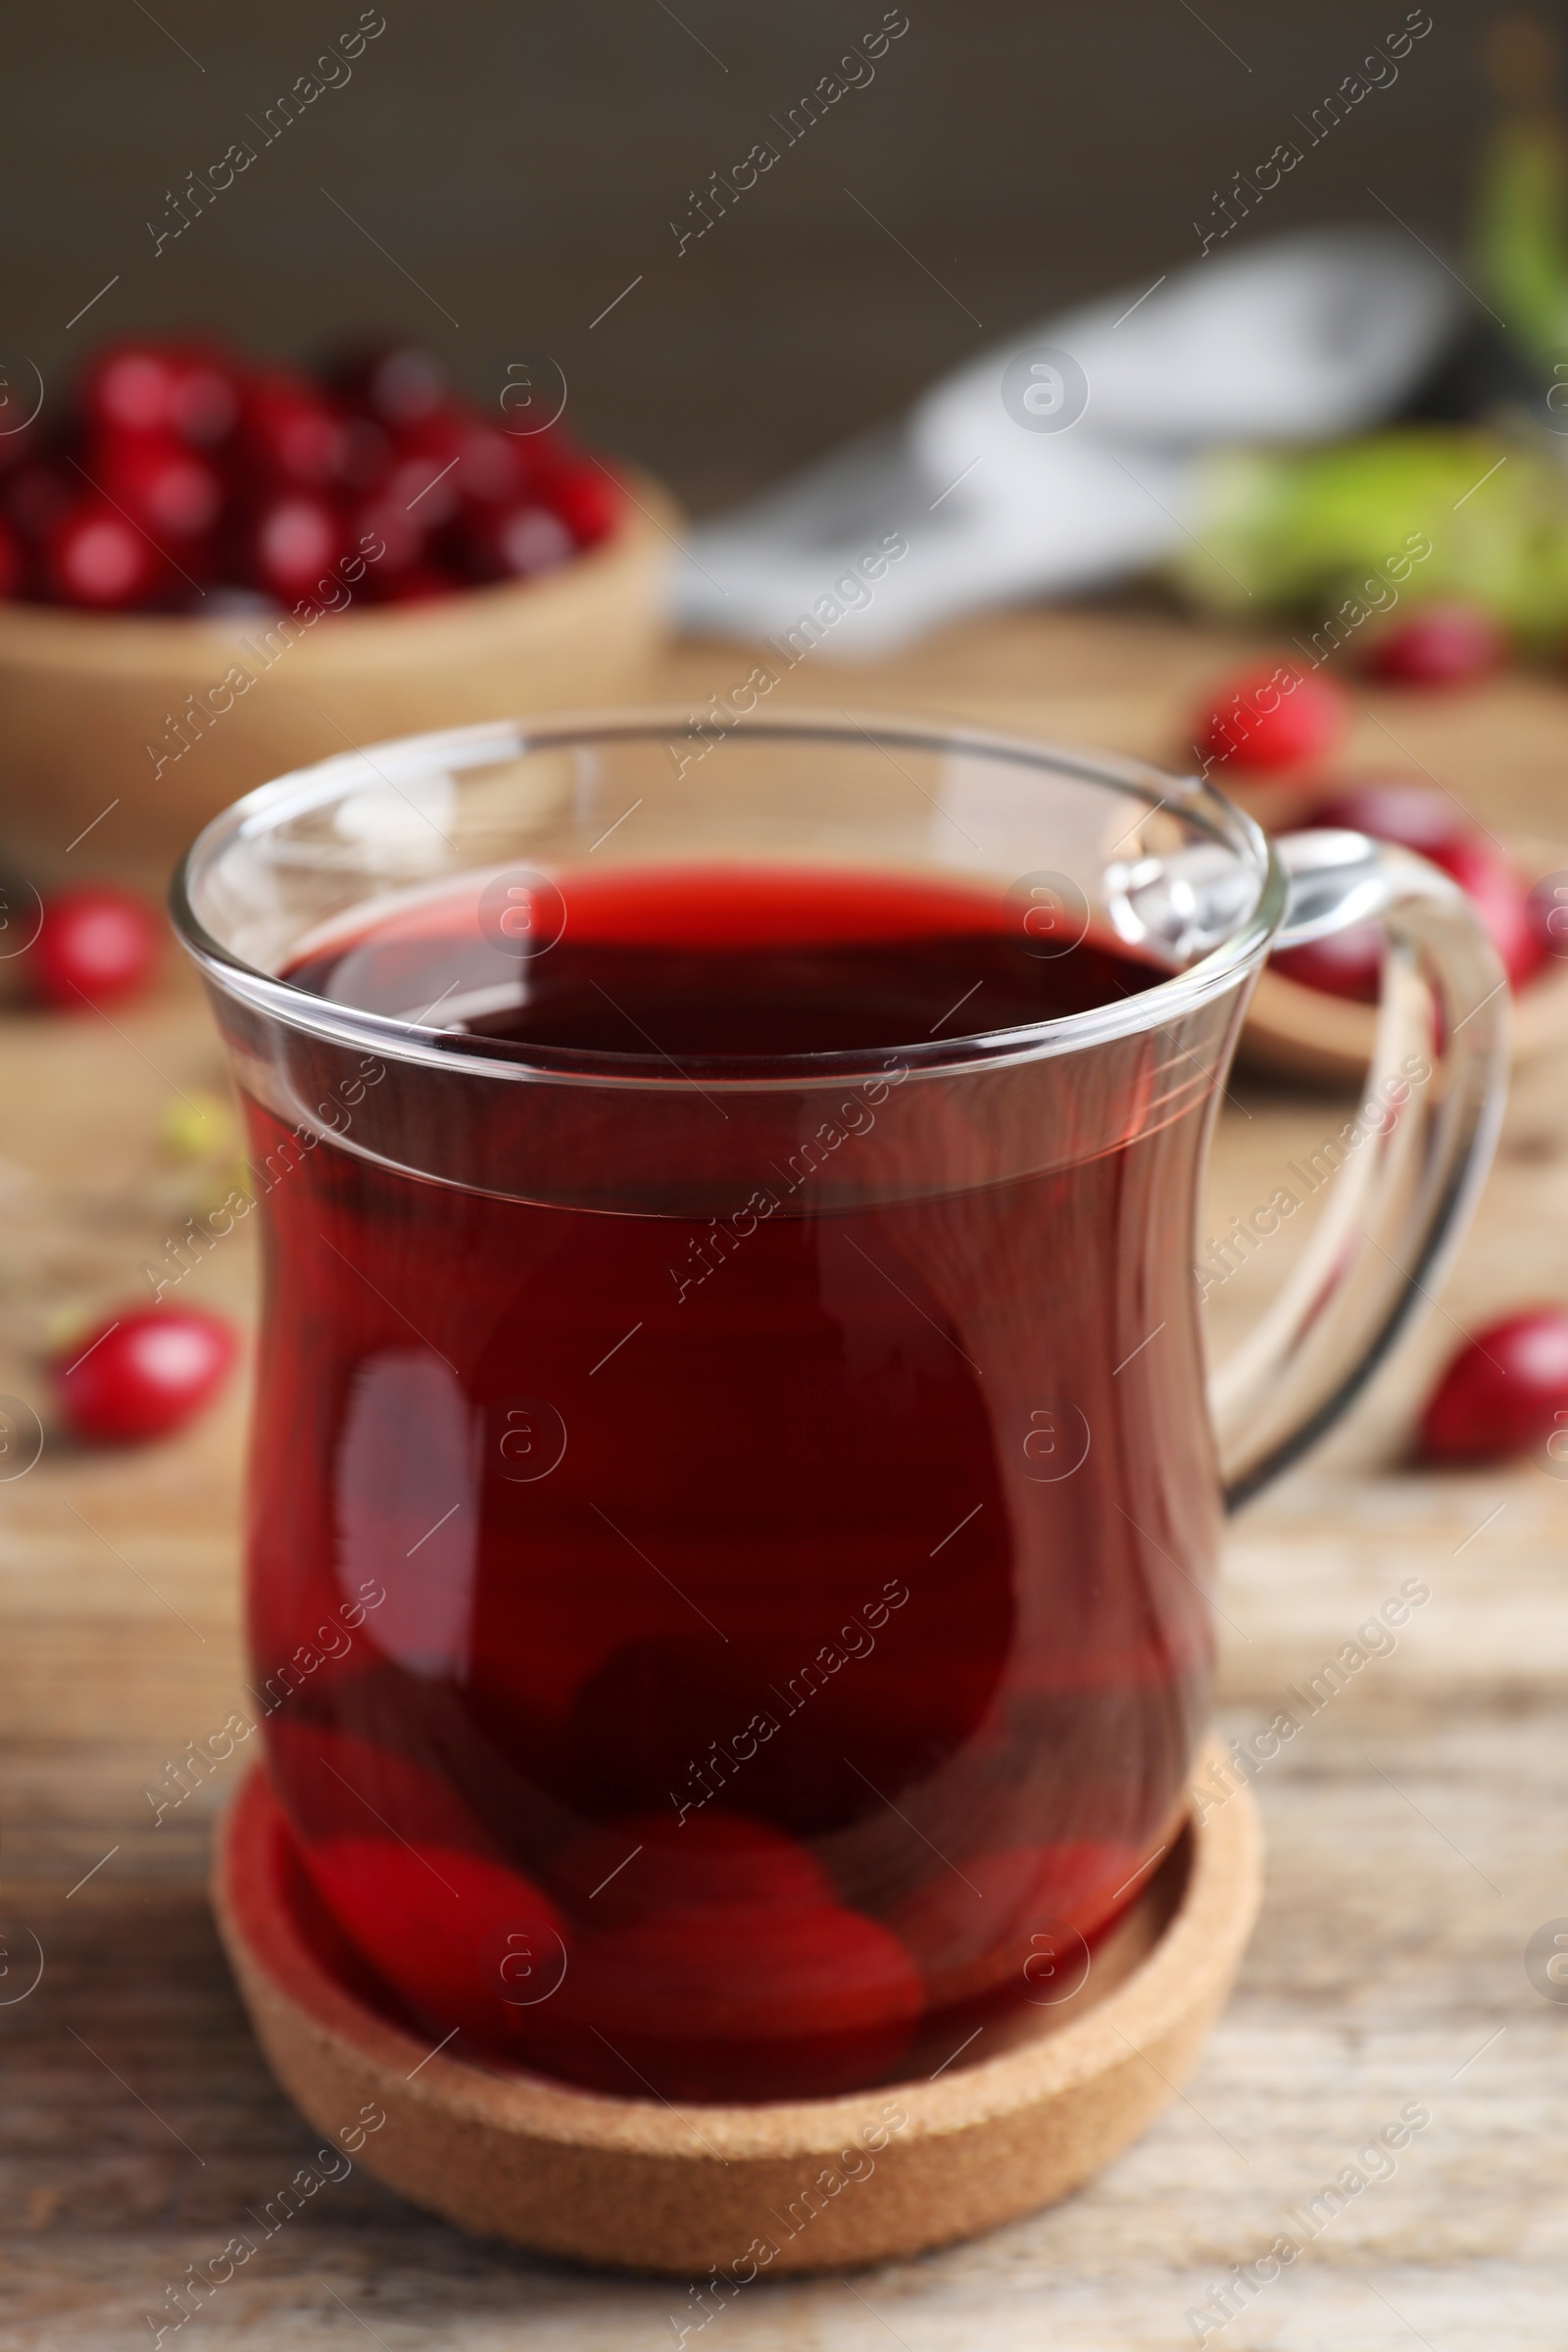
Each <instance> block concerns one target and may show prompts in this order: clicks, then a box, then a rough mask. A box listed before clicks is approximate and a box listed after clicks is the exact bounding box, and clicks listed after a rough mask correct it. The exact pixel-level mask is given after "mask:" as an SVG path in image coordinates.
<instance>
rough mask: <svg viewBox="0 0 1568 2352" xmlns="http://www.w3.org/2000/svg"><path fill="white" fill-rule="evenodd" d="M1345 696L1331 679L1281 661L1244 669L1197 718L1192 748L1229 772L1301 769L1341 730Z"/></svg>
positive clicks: (1322, 755) (1330, 746)
mask: <svg viewBox="0 0 1568 2352" xmlns="http://www.w3.org/2000/svg"><path fill="white" fill-rule="evenodd" d="M1346 709H1347V704H1346V696H1345V692H1344V689H1343V688H1342V687H1340V686H1339V685H1337V684H1336V683H1335V681H1334V680H1333V679H1332V678H1327V677H1324V676H1322V675H1320V674H1319V673H1317V672H1316V671H1311V670H1303V669H1299V668H1298V667H1296V666H1294V665H1293V664H1291V663H1289V662H1281V663H1279V664H1277V665H1276V666H1275V667H1274V668H1272V669H1257V670H1251V671H1250V672H1249V673H1248V674H1247V675H1246V676H1245V677H1241V678H1238V679H1236V680H1235V682H1234V683H1233V684H1232V685H1231V686H1230V687H1229V688H1227V689H1226V691H1225V692H1224V693H1222V694H1220V695H1218V696H1216V698H1215V700H1214V702H1213V703H1212V704H1211V705H1210V706H1209V708H1208V710H1207V711H1204V712H1203V713H1202V715H1201V718H1200V720H1199V724H1198V732H1197V735H1196V738H1195V742H1196V745H1197V749H1198V750H1199V751H1200V752H1201V753H1202V754H1203V755H1204V756H1205V757H1206V758H1208V759H1209V760H1214V761H1216V762H1218V763H1221V764H1224V765H1226V766H1229V767H1233V768H1281V767H1301V766H1305V765H1306V764H1307V763H1308V762H1310V761H1312V760H1322V759H1323V758H1325V757H1326V755H1327V754H1328V753H1329V752H1331V751H1333V749H1334V748H1335V746H1336V744H1337V743H1338V742H1339V740H1340V738H1341V736H1342V735H1343V734H1344V732H1345V721H1346Z"/></svg>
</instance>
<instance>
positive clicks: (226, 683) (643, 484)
mask: <svg viewBox="0 0 1568 2352" xmlns="http://www.w3.org/2000/svg"><path fill="white" fill-rule="evenodd" d="M621 478H622V479H623V480H624V481H625V483H626V486H627V490H628V496H627V499H626V502H625V505H624V512H623V518H622V520H621V522H620V523H619V525H618V526H617V528H616V529H615V530H614V531H613V533H612V534H611V536H610V537H609V538H608V539H606V540H604V541H602V542H601V543H600V545H598V546H597V547H593V548H590V549H588V550H587V551H586V552H585V553H584V554H583V555H581V556H579V557H577V558H576V559H575V560H574V561H573V562H572V563H570V564H564V565H563V566H562V568H561V569H560V570H559V571H554V572H548V573H545V574H543V575H542V576H541V577H540V578H538V579H535V580H522V581H516V582H508V583H506V584H505V585H503V586H500V587H495V588H475V589H470V590H467V591H466V592H464V593H462V594H459V595H456V596H453V597H449V598H441V599H439V600H435V599H433V600H431V601H430V602H428V603H425V604H416V605H404V606H396V605H383V606H368V605H365V604H363V603H360V604H354V603H351V604H349V605H348V606H347V607H346V608H345V609H344V610H342V611H340V612H337V613H331V614H330V615H327V616H325V617H323V618H320V619H318V620H316V621H315V622H314V623H312V624H310V625H308V626H302V625H300V624H299V623H298V622H294V621H290V622H287V623H285V622H284V620H283V619H282V617H281V616H279V617H278V618H275V619H273V620H270V621H268V620H266V619H254V618H253V619H224V620H200V619H185V618H176V619H166V618H159V617H153V616H147V617H139V616H137V615H134V614H106V613H71V612H63V611H60V610H58V609H55V608H52V607H49V606H44V605H20V604H4V605H0V852H3V853H4V856H5V857H6V858H7V860H8V861H9V862H10V863H11V864H12V865H14V866H15V867H17V868H19V869H20V870H21V871H22V872H24V873H25V874H27V875H29V876H31V877H34V878H36V879H38V880H46V879H51V878H53V877H54V876H56V875H58V874H61V873H66V872H70V873H75V872H77V871H78V870H84V869H86V868H88V867H91V868H95V869H96V870H98V871H100V872H104V871H114V872H119V873H125V874H130V875H134V876H136V877H138V878H141V879H143V880H146V881H149V882H153V881H156V882H157V883H158V884H159V885H160V886H161V883H162V880H163V877H164V876H165V875H166V874H167V873H168V871H169V868H170V867H171V866H172V863H173V861H174V859H175V858H177V857H178V856H179V855H180V853H181V852H182V851H183V850H184V848H185V847H186V845H187V844H188V843H189V842H190V840H191V839H192V838H193V836H194V835H195V834H196V833H198V832H199V831H200V829H201V827H202V826H203V825H204V824H206V823H207V821H208V819H209V818H210V817H213V816H216V815H217V814H218V812H219V810H220V809H223V808H226V807H227V805H228V803H229V802H230V801H233V800H235V799H237V798H238V796H239V795H240V794H241V793H244V792H249V791H250V790H251V789H252V787H253V786H255V785H257V784H265V783H266V782H267V781H268V780H269V779H270V777H272V776H277V775H284V774H286V773H287V772H288V771H289V769H291V768H294V767H300V766H303V765H305V764H306V763H307V762H309V761H311V760H320V759H324V758H326V757H328V756H329V755H330V754H331V753H333V752H341V751H344V750H346V749H347V748H348V747H349V746H350V745H358V744H365V743H379V742H384V741H385V740H386V739H387V738H388V737H389V736H395V735H406V734H413V733H417V732H418V731H420V730H422V729H424V728H434V727H448V726H462V725H466V724H467V723H468V722H469V721H470V720H480V719H495V718H506V717H508V716H510V715H511V714H512V713H513V712H514V711H536V710H544V709H562V708H569V707H573V706H589V705H594V704H601V703H606V702H613V701H617V700H625V699H628V698H635V697H636V696H637V695H638V694H639V693H640V692H641V690H642V688H643V685H644V681H645V678H646V675H647V673H648V671H649V669H650V667H651V664H652V660H653V656H654V654H655V651H656V649H657V647H658V646H659V644H660V643H661V641H662V637H663V635H664V632H665V620H664V601H665V600H664V573H665V570H666V567H667V565H668V564H669V562H670V559H671V558H672V556H673V554H674V543H675V535H676V533H677V532H678V528H679V516H678V514H677V512H676V510H675V508H674V507H673V505H672V504H671V502H670V501H669V499H667V498H666V497H665V495H664V493H663V492H662V490H660V489H659V488H658V487H657V485H656V484H654V483H652V482H650V481H648V480H646V479H645V478H644V477H642V476H641V475H638V474H635V473H630V472H627V473H624V474H623V475H622V477H621ZM244 680H248V681H249V683H242V682H241V681H244ZM215 705H216V706H219V707H218V708H216V709H215V707H214V706H215ZM204 714H205V715H204ZM78 842H79V845H80V846H79V847H77V848H75V849H74V855H73V856H72V857H71V859H70V864H69V866H68V865H67V863H66V858H67V854H68V851H70V850H71V849H73V845H75V844H77V843H78Z"/></svg>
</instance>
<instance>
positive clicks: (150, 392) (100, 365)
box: [80, 342, 178, 433]
mask: <svg viewBox="0 0 1568 2352" xmlns="http://www.w3.org/2000/svg"><path fill="white" fill-rule="evenodd" d="M177 375H178V363H177V361H176V360H175V358H174V356H173V354H172V352H171V351H170V350H169V349H168V347H167V346H166V345H163V344H159V343H151V342H134V343H114V344H111V345H110V346H109V348H108V349H107V350H105V351H100V352H99V353H98V354H97V356H96V357H95V358H94V359H93V360H92V361H90V362H89V364H88V367H87V369H86V372H85V374H84V375H83V377H82V380H81V386H80V404H81V413H82V415H83V417H85V418H86V420H87V422H88V424H89V425H91V426H92V427H94V428H95V430H96V432H98V433H117V432H129V433H162V432H168V431H170V430H172V427H173V423H174V415H173V405H174V386H175V381H176V378H177Z"/></svg>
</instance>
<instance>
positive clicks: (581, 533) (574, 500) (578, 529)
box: [538, 459, 625, 547]
mask: <svg viewBox="0 0 1568 2352" xmlns="http://www.w3.org/2000/svg"><path fill="white" fill-rule="evenodd" d="M538 495H539V497H540V498H541V499H542V500H543V501H544V503H545V505H546V506H547V507H549V508H550V510H551V512H552V513H553V514H555V515H560V517H561V519H562V521H563V522H564V524H565V526H566V528H567V530H568V531H570V533H571V535H572V538H573V539H574V540H575V541H576V543H577V545H578V546H579V547H593V546H595V545H596V544H597V542H598V541H599V540H601V539H608V538H609V536H610V534H611V532H612V531H613V529H614V528H615V525H616V524H617V523H618V522H619V520H620V517H621V515H622V513H623V511H624V508H625V494H624V492H623V491H622V490H621V489H620V488H619V486H618V484H616V483H615V482H614V481H613V480H612V478H611V476H610V475H609V474H608V473H606V472H604V471H603V470H602V468H601V467H599V466H596V465H595V464H594V463H593V461H592V459H581V460H578V461H576V462H575V463H573V464H570V465H566V466H561V467H559V468H557V469H553V470H552V471H551V472H549V473H547V474H546V475H545V476H544V478H543V479H542V481H541V482H540V484H539V487H538Z"/></svg>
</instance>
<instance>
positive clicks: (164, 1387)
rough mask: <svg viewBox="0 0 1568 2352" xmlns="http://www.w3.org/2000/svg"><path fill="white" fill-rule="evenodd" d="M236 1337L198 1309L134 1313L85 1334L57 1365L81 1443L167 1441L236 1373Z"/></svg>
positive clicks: (60, 1392)
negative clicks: (165, 1439)
mask: <svg viewBox="0 0 1568 2352" xmlns="http://www.w3.org/2000/svg"><path fill="white" fill-rule="evenodd" d="M237 1352H238V1349H237V1347H236V1343H235V1339H234V1334H233V1332H232V1331H231V1330H230V1328H229V1326H228V1325H227V1324H226V1323H222V1322H220V1320H219V1318H218V1317H217V1316H216V1315H207V1314H202V1313H200V1312H198V1311H197V1310H196V1309H194V1308H181V1307H163V1306H146V1307H132V1308H130V1309H129V1310H128V1311H127V1312H126V1313H124V1314H123V1315H120V1316H114V1317H111V1318H110V1320H109V1321H108V1322H106V1323H104V1324H103V1325H102V1326H101V1327H100V1328H99V1330H98V1331H97V1332H96V1333H93V1332H89V1333H86V1334H84V1335H78V1337H77V1338H76V1339H74V1340H73V1341H72V1343H71V1344H70V1346H69V1347H68V1348H64V1349H63V1350H62V1351H61V1355H60V1357H59V1358H57V1360H56V1362H55V1364H54V1365H53V1366H52V1372H53V1378H54V1385H55V1392H56V1395H57V1396H58V1397H59V1399H60V1405H61V1410H62V1412H63V1413H64V1415H65V1418H66V1420H67V1422H68V1423H69V1424H70V1426H71V1428H72V1429H73V1431H74V1432H75V1434H76V1436H77V1437H79V1438H87V1439H90V1440H92V1441H93V1442H94V1443H97V1444H102V1445H126V1444H129V1443H132V1442H134V1441H135V1440H137V1439H143V1438H161V1437H165V1436H167V1435H168V1434H169V1433H170V1432H171V1431H172V1430H175V1429H178V1428H180V1427H181V1425H182V1424H183V1423H184V1422H186V1421H189V1420H191V1419H192V1418H193V1417H194V1415H195V1414H197V1413H199V1412H200V1411H201V1409H202V1407H203V1406H204V1405H206V1404H210V1403H211V1401H212V1399H213V1398H214V1397H216V1396H217V1394H218V1392H219V1390H220V1389H221V1387H222V1385H223V1382H224V1381H225V1380H226V1379H227V1377H228V1374H229V1372H230V1371H231V1369H232V1368H233V1363H234V1358H235V1355H236V1354H237Z"/></svg>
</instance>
